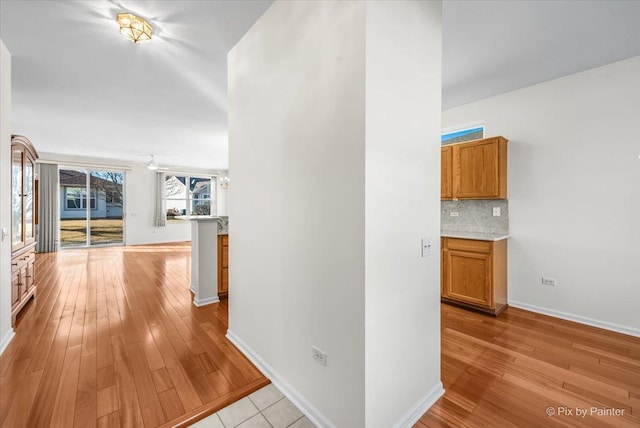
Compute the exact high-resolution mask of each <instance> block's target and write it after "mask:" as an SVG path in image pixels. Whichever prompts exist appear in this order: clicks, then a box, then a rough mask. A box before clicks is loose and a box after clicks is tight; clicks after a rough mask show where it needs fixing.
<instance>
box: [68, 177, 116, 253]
mask: <svg viewBox="0 0 640 428" xmlns="http://www.w3.org/2000/svg"><path fill="white" fill-rule="evenodd" d="M59 175H60V246H61V247H62V248H70V247H94V246H98V245H122V244H124V209H123V207H124V172H123V171H106V170H88V169H81V168H62V167H61V168H60V170H59Z"/></svg>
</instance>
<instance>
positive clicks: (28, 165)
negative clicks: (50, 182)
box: [11, 135, 38, 323]
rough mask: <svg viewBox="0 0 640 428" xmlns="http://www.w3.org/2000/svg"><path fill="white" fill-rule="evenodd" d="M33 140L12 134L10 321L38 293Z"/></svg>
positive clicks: (34, 153)
mask: <svg viewBox="0 0 640 428" xmlns="http://www.w3.org/2000/svg"><path fill="white" fill-rule="evenodd" d="M36 159H38V153H37V152H36V150H35V148H34V147H33V144H31V141H29V139H27V138H26V137H23V136H20V135H13V136H12V137H11V322H12V323H15V319H16V316H17V314H18V312H19V311H20V309H22V308H23V307H24V305H25V304H26V303H27V302H28V301H29V299H30V298H31V297H32V296H34V295H35V291H36V286H35V281H34V278H35V245H36V218H37V194H36V185H35V162H36Z"/></svg>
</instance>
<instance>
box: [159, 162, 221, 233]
mask: <svg viewBox="0 0 640 428" xmlns="http://www.w3.org/2000/svg"><path fill="white" fill-rule="evenodd" d="M169 177H176V178H178V179H180V178H184V180H185V181H184V183H183V184H184V186H185V191H186V196H185V197H184V198H182V197H179V198H178V197H167V187H166V184H167V179H168V178H169ZM194 178H196V179H205V180H209V188H210V191H209V192H208V193H206V194H204V196H208V198H204V197H203V198H200V197H197V198H194V197H193V195H192V193H191V191H190V187H191V180H192V179H194ZM164 186H165V187H164V192H163V197H162V201H163V206H164V211H165V218H166V221H167V224H181V223H184V220H182V219H175V218H172V217H170V216H169V215H168V211H169V208H168V206H167V205H168V204H167V203H168V202H169V201H180V202H181V203H182V202H183V203H184V204H185V207H186V208H185V214H180V215H186V216H211V215H216V206H215V205H214V202H215V201H216V200H217V196H218V194H217V190H218V189H217V188H216V187H215V186H216V180H215V176H213V175H208V174H187V173H180V172H166V173H165V179H164ZM196 201H202V202H207V201H208V202H209V214H193V213H192V211H193V208H192V204H193V203H194V202H196Z"/></svg>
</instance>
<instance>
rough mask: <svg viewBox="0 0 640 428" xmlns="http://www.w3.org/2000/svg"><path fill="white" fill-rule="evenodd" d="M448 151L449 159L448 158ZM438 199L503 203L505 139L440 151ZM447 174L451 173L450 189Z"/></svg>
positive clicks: (477, 141) (505, 159) (445, 147)
mask: <svg viewBox="0 0 640 428" xmlns="http://www.w3.org/2000/svg"><path fill="white" fill-rule="evenodd" d="M449 150H450V152H451V155H449V154H447V153H446V152H448V151H449ZM441 160H442V189H441V199H454V200H455V199H506V198H507V139H505V138H503V137H491V138H485V139H482V140H476V141H470V142H467V143H459V144H451V145H449V146H444V147H442V149H441ZM446 171H451V174H450V175H451V181H450V183H452V186H451V185H449V182H448V181H445V180H449V179H448V178H447V177H446V175H447V174H448V173H447V172H446Z"/></svg>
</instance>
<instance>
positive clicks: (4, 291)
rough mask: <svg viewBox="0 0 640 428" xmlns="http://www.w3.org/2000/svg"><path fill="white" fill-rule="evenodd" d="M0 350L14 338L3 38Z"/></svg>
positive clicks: (0, 47) (7, 66)
mask: <svg viewBox="0 0 640 428" xmlns="http://www.w3.org/2000/svg"><path fill="white" fill-rule="evenodd" d="M0 195H2V197H1V198H0V228H6V229H7V231H8V233H9V236H7V237H6V238H5V239H4V241H2V242H1V243H0V354H2V351H3V350H4V349H5V347H6V345H7V344H8V343H9V340H11V337H12V335H13V329H12V328H11V198H10V195H11V54H10V53H9V51H8V50H7V48H6V46H5V45H4V43H3V42H2V40H0Z"/></svg>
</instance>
